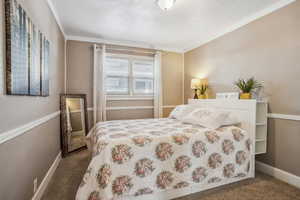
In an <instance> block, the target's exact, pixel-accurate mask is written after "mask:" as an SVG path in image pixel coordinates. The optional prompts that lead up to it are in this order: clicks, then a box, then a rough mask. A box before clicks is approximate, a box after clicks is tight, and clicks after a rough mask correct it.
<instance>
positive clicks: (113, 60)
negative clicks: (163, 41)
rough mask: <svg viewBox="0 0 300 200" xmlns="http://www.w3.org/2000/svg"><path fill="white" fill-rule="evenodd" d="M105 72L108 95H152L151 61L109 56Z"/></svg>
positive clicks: (152, 63)
mask: <svg viewBox="0 0 300 200" xmlns="http://www.w3.org/2000/svg"><path fill="white" fill-rule="evenodd" d="M105 70H106V81H105V84H106V87H105V88H106V93H107V94H108V95H129V96H135V95H136V96H141V95H153V87H154V86H153V82H154V81H153V79H154V61H153V59H151V58H148V59H145V58H139V57H136V56H135V57H130V56H128V57H124V56H123V57H118V56H117V55H115V56H109V57H107V59H106V69H105Z"/></svg>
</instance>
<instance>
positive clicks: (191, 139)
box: [76, 118, 251, 200]
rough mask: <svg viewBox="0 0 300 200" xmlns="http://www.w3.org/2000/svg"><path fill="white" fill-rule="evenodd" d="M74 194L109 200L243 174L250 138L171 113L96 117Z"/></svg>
mask: <svg viewBox="0 0 300 200" xmlns="http://www.w3.org/2000/svg"><path fill="white" fill-rule="evenodd" d="M89 139H90V140H91V142H92V144H93V145H92V146H93V158H92V160H91V163H90V165H89V167H88V169H87V171H86V173H85V175H84V177H83V180H82V183H81V184H80V186H79V189H78V192H77V195H76V200H111V199H118V197H121V196H125V195H131V196H137V199H138V197H139V196H140V195H147V194H152V193H154V192H158V191H164V190H171V189H175V190H176V189H180V188H184V187H189V186H191V185H193V184H199V185H201V184H205V185H207V184H214V183H217V182H220V181H222V180H224V179H229V178H235V177H237V178H240V177H245V176H247V174H248V173H249V170H250V154H251V153H250V148H251V141H250V139H249V137H248V134H247V133H246V132H245V131H244V130H242V129H240V128H238V127H234V126H229V127H222V128H219V129H217V130H210V129H207V128H203V127H201V126H195V125H191V124H184V123H182V122H180V121H178V120H175V119H168V118H163V119H144V120H126V121H125V120H124V121H107V122H101V123H98V124H97V126H96V127H95V131H93V132H91V134H90V135H89Z"/></svg>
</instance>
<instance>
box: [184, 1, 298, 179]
mask: <svg viewBox="0 0 300 200" xmlns="http://www.w3.org/2000/svg"><path fill="white" fill-rule="evenodd" d="M299 19H300V1H296V2H295V3H292V4H290V5H289V6H287V7H285V8H282V9H280V10H278V11H276V12H274V13H272V14H270V15H268V16H265V17H263V18H260V19H258V20H256V21H254V22H252V23H250V24H248V25H246V26H244V27H242V28H240V29H238V30H236V31H234V32H231V33H229V34H226V35H224V36H222V37H220V38H218V39H216V40H214V41H212V42H210V43H208V44H206V45H204V46H201V47H199V48H197V49H194V50H192V51H189V52H187V53H186V54H185V91H186V93H185V94H186V95H185V100H187V99H188V98H190V97H191V95H192V91H191V90H190V80H191V78H192V77H207V78H208V80H209V83H210V86H211V93H212V94H214V93H215V92H218V91H232V90H234V88H233V84H232V83H233V82H234V81H235V80H237V79H239V78H248V77H251V76H254V77H255V78H256V79H258V80H260V81H264V85H265V94H266V95H267V96H268V97H269V102H270V105H269V107H270V112H272V113H282V114H295V115H300V95H299V92H298V91H299V86H300V78H299V74H300V57H299V52H300V20H299ZM269 122H270V123H269V132H268V136H269V140H268V153H267V154H265V155H262V156H258V160H260V161H263V162H266V163H268V164H271V165H273V166H275V167H278V168H280V169H283V170H285V171H288V172H291V173H293V174H296V175H298V176H300V159H299V155H300V145H299V141H300V140H299V139H300V125H299V122H291V121H285V120H278V119H275V120H269ZM295 141H298V143H297V142H295Z"/></svg>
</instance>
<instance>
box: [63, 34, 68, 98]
mask: <svg viewBox="0 0 300 200" xmlns="http://www.w3.org/2000/svg"><path fill="white" fill-rule="evenodd" d="M64 56H65V61H64V65H65V66H64V70H65V74H64V76H65V80H64V84H65V85H64V87H65V94H67V78H68V76H67V40H66V39H65V48H64Z"/></svg>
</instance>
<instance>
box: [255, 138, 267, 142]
mask: <svg viewBox="0 0 300 200" xmlns="http://www.w3.org/2000/svg"><path fill="white" fill-rule="evenodd" d="M266 140H267V139H255V142H265V141H266Z"/></svg>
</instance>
